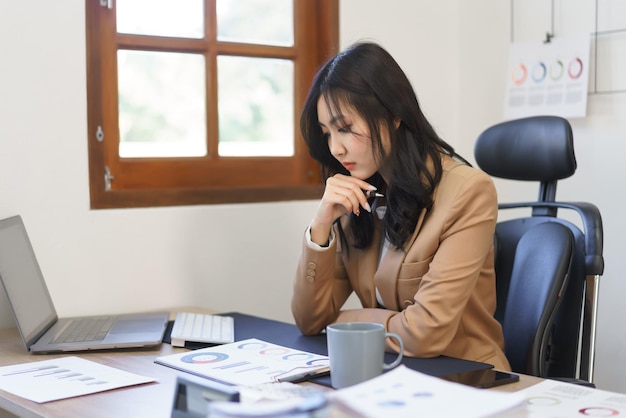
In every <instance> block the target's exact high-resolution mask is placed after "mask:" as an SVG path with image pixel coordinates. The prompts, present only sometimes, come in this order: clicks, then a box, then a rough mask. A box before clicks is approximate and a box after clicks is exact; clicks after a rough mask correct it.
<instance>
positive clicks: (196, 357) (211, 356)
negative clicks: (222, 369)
mask: <svg viewBox="0 0 626 418" xmlns="http://www.w3.org/2000/svg"><path fill="white" fill-rule="evenodd" d="M227 358H228V355H227V354H224V353H217V352H215V353H214V352H208V353H191V354H188V355H186V356H184V357H181V359H180V360H181V361H182V362H183V363H192V364H209V363H219V362H220V361H224V360H226V359H227Z"/></svg>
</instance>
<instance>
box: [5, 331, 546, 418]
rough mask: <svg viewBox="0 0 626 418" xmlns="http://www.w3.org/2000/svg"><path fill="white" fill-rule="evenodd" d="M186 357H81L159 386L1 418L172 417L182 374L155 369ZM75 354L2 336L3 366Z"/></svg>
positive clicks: (33, 407)
mask: <svg viewBox="0 0 626 418" xmlns="http://www.w3.org/2000/svg"><path fill="white" fill-rule="evenodd" d="M181 351H185V349H182V348H173V347H171V346H170V345H169V344H162V345H161V346H160V347H158V348H156V349H153V350H125V351H106V352H104V351H103V352H91V353H81V354H79V355H80V357H82V358H85V359H87V360H91V361H94V362H97V363H101V364H104V365H107V366H111V367H115V368H119V369H121V370H125V371H127V372H130V373H136V374H139V375H143V376H147V377H153V378H156V379H157V382H156V383H148V384H144V385H139V386H134V387H126V388H121V389H116V390H112V391H108V392H101V393H96V394H92V395H87V396H81V397H76V398H71V399H64V400H59V401H54V402H48V403H44V404H37V403H35V402H31V401H29V400H26V399H23V398H20V397H18V396H15V395H12V394H10V393H8V392H5V391H2V390H0V417H1V418H4V417H6V416H8V417H10V416H12V415H11V414H7V413H6V412H3V411H8V412H10V413H12V414H14V415H17V416H19V417H64V418H69V417H80V418H84V417H90V418H98V417H103V418H104V417H106V418H110V417H134V418H140V417H151V418H158V417H169V416H170V413H171V409H172V401H173V397H174V389H175V383H176V376H177V375H178V374H179V373H181V372H178V371H176V370H174V369H170V368H168V367H165V366H161V365H158V364H155V363H154V359H155V358H156V357H159V356H163V355H167V354H172V353H177V352H181ZM67 355H73V354H60V355H52V354H50V355H33V354H30V353H28V352H27V351H26V349H25V348H24V345H23V344H22V340H21V339H20V336H19V334H18V332H17V330H16V329H4V330H0V366H7V365H11V364H20V363H27V362H32V361H40V360H46V359H52V358H58V357H62V356H67ZM540 381H541V379H538V378H534V377H531V376H521V377H520V381H519V382H518V383H513V384H509V385H506V386H501V387H498V388H494V389H490V390H499V391H517V390H520V389H523V388H526V387H528V386H531V385H532V384H534V383H537V382H540Z"/></svg>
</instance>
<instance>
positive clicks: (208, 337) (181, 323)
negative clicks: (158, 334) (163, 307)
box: [171, 312, 235, 347]
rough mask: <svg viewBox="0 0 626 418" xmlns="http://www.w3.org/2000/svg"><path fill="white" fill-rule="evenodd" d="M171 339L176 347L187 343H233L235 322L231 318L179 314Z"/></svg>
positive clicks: (190, 313) (187, 313)
mask: <svg viewBox="0 0 626 418" xmlns="http://www.w3.org/2000/svg"><path fill="white" fill-rule="evenodd" d="M171 339H172V345H173V346H174V347H184V346H185V343H186V342H199V343H214V344H226V343H232V342H234V341H235V321H234V319H233V317H231V316H222V315H209V314H199V313H192V312H178V313H177V314H176V319H175V320H174V326H173V327H172V336H171Z"/></svg>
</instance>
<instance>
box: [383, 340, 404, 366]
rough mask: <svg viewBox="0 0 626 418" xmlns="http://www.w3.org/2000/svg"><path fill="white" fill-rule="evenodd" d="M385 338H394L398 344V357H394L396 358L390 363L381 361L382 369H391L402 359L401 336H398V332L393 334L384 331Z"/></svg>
mask: <svg viewBox="0 0 626 418" xmlns="http://www.w3.org/2000/svg"><path fill="white" fill-rule="evenodd" d="M386 338H392V339H394V340H396V342H397V343H398V345H399V346H400V350H399V351H398V357H396V359H395V360H394V361H393V362H392V363H390V364H387V363H383V370H389V369H393V368H394V367H396V366H397V365H398V364H400V362H401V361H402V356H403V354H402V353H403V352H404V343H403V342H402V338H400V336H399V335H398V334H394V333H393V332H386V333H385V339H386Z"/></svg>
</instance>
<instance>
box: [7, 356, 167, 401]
mask: <svg viewBox="0 0 626 418" xmlns="http://www.w3.org/2000/svg"><path fill="white" fill-rule="evenodd" d="M154 381H155V379H153V378H149V377H144V376H139V375H136V374H133V373H128V372H125V371H123V370H119V369H116V368H113V367H109V366H105V365H103V364H99V363H96V362H93V361H89V360H85V359H82V358H80V357H75V356H70V357H62V358H56V359H52V360H43V361H34V362H31V363H23V364H14V365H12V366H3V367H0V389H2V390H5V391H7V392H10V393H12V394H14V395H17V396H21V397H22V398H25V399H30V400H31V401H34V402H38V403H44V402H50V401H55V400H58V399H65V398H72V397H75V396H81V395H88V394H92V393H96V392H103V391H105V390H111V389H116V388H121V387H125V386H132V385H139V384H143V383H148V382H154Z"/></svg>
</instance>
